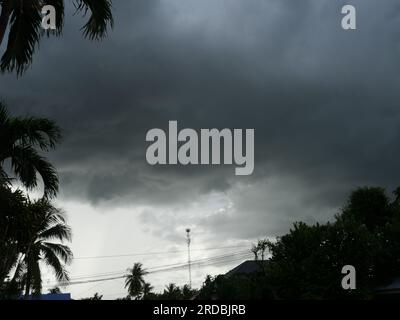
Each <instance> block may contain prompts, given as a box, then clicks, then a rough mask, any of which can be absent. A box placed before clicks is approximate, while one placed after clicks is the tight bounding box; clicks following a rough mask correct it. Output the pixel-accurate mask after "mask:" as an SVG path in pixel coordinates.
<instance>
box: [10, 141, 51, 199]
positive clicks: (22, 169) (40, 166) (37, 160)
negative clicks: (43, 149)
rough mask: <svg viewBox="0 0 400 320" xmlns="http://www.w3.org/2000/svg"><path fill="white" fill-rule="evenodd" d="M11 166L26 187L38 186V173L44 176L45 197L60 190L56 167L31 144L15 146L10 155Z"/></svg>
mask: <svg viewBox="0 0 400 320" xmlns="http://www.w3.org/2000/svg"><path fill="white" fill-rule="evenodd" d="M9 156H10V158H11V166H12V168H13V170H14V172H15V173H16V175H17V176H18V177H19V179H20V180H21V182H22V183H23V184H24V186H25V187H27V188H29V189H32V188H34V187H36V186H37V179H36V173H39V174H40V176H41V177H42V180H43V184H44V195H45V197H53V196H55V195H56V194H57V191H58V176H57V172H56V170H55V168H54V167H53V166H52V165H51V164H50V163H49V162H48V161H47V160H46V159H45V158H43V157H41V156H40V155H39V154H38V153H37V151H36V150H35V149H33V148H32V147H30V146H15V147H14V148H13V149H12V150H11V154H10V155H9Z"/></svg>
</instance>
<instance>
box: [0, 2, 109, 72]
mask: <svg viewBox="0 0 400 320" xmlns="http://www.w3.org/2000/svg"><path fill="white" fill-rule="evenodd" d="M73 2H74V4H75V8H76V10H77V11H79V12H83V13H85V14H86V13H87V12H90V13H91V14H90V17H89V19H88V21H87V22H86V24H85V25H84V26H83V28H82V30H83V35H84V37H85V38H89V39H90V40H93V39H101V38H103V37H104V36H105V35H106V33H107V27H108V25H111V27H112V25H113V17H112V13H111V0H73ZM64 3H65V1H64V0H0V5H1V14H0V45H1V43H2V41H3V39H4V37H5V34H6V31H7V28H8V27H10V32H9V35H8V43H7V48H6V51H5V53H4V55H3V56H2V58H1V63H0V69H1V71H10V72H11V71H13V70H16V71H17V74H21V73H23V72H24V71H25V70H26V68H27V67H28V66H29V65H30V63H31V62H32V56H33V53H34V51H35V48H36V46H37V44H38V43H39V41H40V38H41V36H42V34H44V32H41V22H42V16H41V9H42V7H43V6H45V5H52V6H54V8H55V9H56V30H55V34H56V35H60V34H61V31H62V28H63V21H64ZM48 34H49V33H48Z"/></svg>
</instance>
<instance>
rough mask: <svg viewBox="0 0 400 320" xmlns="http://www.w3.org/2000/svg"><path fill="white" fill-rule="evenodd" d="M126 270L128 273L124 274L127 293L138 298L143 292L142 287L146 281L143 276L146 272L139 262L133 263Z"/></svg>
mask: <svg viewBox="0 0 400 320" xmlns="http://www.w3.org/2000/svg"><path fill="white" fill-rule="evenodd" d="M127 271H128V274H126V275H125V288H128V294H129V295H130V296H131V297H133V298H136V299H138V298H139V297H140V296H141V295H142V294H143V287H144V285H145V283H146V282H145V281H144V279H143V277H144V276H145V275H146V274H148V272H147V271H146V270H144V269H143V265H142V264H141V263H135V264H134V265H133V267H132V268H129V269H128V270H127Z"/></svg>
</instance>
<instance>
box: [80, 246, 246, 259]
mask: <svg viewBox="0 0 400 320" xmlns="http://www.w3.org/2000/svg"><path fill="white" fill-rule="evenodd" d="M248 247H249V245H241V246H225V247H211V248H203V249H191V251H209V250H220V249H235V248H248ZM185 252H187V251H186V250H173V251H159V252H141V253H126V254H116V255H104V256H87V257H74V261H75V260H89V259H110V258H124V257H133V256H148V255H160V254H172V253H185Z"/></svg>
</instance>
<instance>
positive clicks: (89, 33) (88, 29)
mask: <svg viewBox="0 0 400 320" xmlns="http://www.w3.org/2000/svg"><path fill="white" fill-rule="evenodd" d="M75 3H76V8H77V10H78V11H82V12H84V14H86V13H87V12H88V11H90V18H89V20H88V22H87V23H86V24H85V25H84V26H83V28H82V29H83V35H84V36H85V37H86V38H88V39H90V40H99V39H101V38H104V37H105V36H106V35H107V27H108V25H110V26H111V27H113V25H114V20H113V16H112V12H111V7H112V5H111V0H76V1H75Z"/></svg>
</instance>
